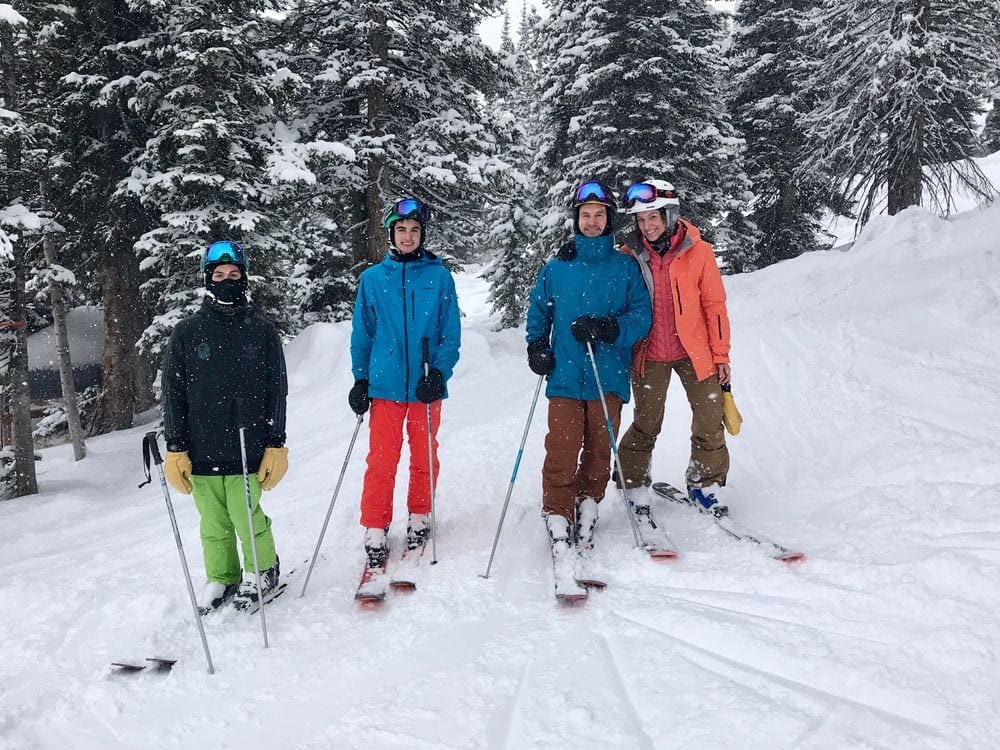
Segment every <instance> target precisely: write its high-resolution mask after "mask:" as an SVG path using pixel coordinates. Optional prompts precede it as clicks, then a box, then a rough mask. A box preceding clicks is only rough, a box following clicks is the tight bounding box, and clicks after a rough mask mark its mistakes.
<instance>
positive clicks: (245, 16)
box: [119, 0, 291, 356]
mask: <svg viewBox="0 0 1000 750" xmlns="http://www.w3.org/2000/svg"><path fill="white" fill-rule="evenodd" d="M268 5H269V3H267V2H264V0H245V1H234V0H180V1H179V2H173V3H166V4H164V5H162V6H159V7H157V8H156V9H155V10H156V13H157V15H156V18H155V21H156V25H155V31H154V32H153V33H151V34H150V35H149V36H148V38H147V39H145V40H144V42H143V44H142V45H141V46H139V50H140V52H141V54H142V55H143V59H144V60H145V61H146V63H147V66H148V72H147V73H146V74H144V75H143V76H141V77H140V78H139V80H138V82H137V83H136V86H135V90H134V92H133V97H132V99H131V108H132V110H133V111H134V112H135V113H136V115H137V116H138V117H139V118H140V119H142V120H143V121H144V122H146V123H148V129H149V133H148V138H147V139H146V141H145V143H144V144H143V146H142V148H141V149H140V150H139V152H138V153H137V155H136V158H135V169H134V171H133V177H132V179H130V180H126V181H123V182H122V184H121V186H120V189H119V193H120V194H123V195H135V196H136V197H138V198H139V200H140V201H141V203H142V206H143V207H144V209H145V210H146V212H147V213H148V214H149V215H150V218H151V227H150V228H149V230H148V231H146V232H145V233H144V234H143V236H142V237H141V238H140V239H139V241H138V242H137V243H136V249H137V251H138V252H139V254H140V257H141V259H142V269H143V272H144V276H145V281H144V282H143V285H142V293H143V298H144V299H145V301H146V303H147V304H148V305H149V306H150V307H151V309H152V310H153V313H154V315H153V318H152V320H151V322H150V324H149V325H148V327H147V328H146V330H145V331H144V332H143V334H142V339H141V341H140V346H141V347H142V349H143V350H144V351H146V352H148V353H150V354H151V355H154V356H158V355H159V354H160V352H161V351H162V348H163V346H164V344H165V343H166V338H167V336H168V335H169V333H170V331H171V330H172V329H173V327H174V325H175V324H176V323H177V321H178V320H179V319H180V318H182V317H184V316H185V315H188V314H190V313H192V312H193V311H194V310H195V309H196V307H197V304H198V302H199V300H200V296H201V295H200V292H199V290H200V288H201V287H203V286H204V279H203V278H202V277H201V275H200V273H199V270H198V259H199V257H200V255H201V253H202V252H203V250H204V248H205V247H206V245H207V244H208V243H210V242H211V241H213V240H216V239H233V240H237V241H240V242H242V243H243V244H244V246H245V247H246V248H247V254H248V262H249V266H250V268H249V274H250V277H251V285H250V293H251V295H252V297H253V300H254V302H255V303H256V304H257V305H258V306H260V307H261V308H262V309H263V310H264V312H265V313H266V314H267V315H268V316H269V317H270V318H271V319H272V320H273V321H274V322H275V323H276V324H277V325H278V327H279V328H282V329H284V330H287V329H289V328H290V327H291V321H290V320H289V318H288V315H287V309H288V306H287V305H286V304H285V303H286V294H287V282H286V279H287V277H288V269H287V268H286V266H287V265H288V264H289V260H290V259H289V255H290V254H291V253H290V245H291V242H290V237H289V232H288V229H287V228H286V226H285V224H284V221H283V217H282V215H281V214H280V209H281V207H282V201H281V200H280V194H281V188H280V187H279V186H278V185H277V184H276V182H275V181H274V180H272V178H271V177H272V176H271V174H270V173H269V171H268V157H269V155H271V153H272V152H273V149H274V143H273V141H272V134H273V132H274V126H275V121H276V119H277V113H276V111H275V88H274V87H275V85H276V84H275V76H274V75H273V74H274V73H275V72H276V71H275V70H274V69H273V66H272V65H271V64H269V62H268V61H267V57H266V55H264V54H261V52H262V49H263V48H265V47H266V45H267V43H268V39H267V37H266V36H265V29H266V27H265V26H264V21H263V19H262V15H261V14H262V13H263V11H264V10H265V9H266V8H267V7H268Z"/></svg>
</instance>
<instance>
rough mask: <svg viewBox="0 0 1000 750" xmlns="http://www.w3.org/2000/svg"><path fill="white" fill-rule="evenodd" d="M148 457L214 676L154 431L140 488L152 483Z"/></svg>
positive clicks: (144, 450)
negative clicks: (156, 480) (144, 475)
mask: <svg viewBox="0 0 1000 750" xmlns="http://www.w3.org/2000/svg"><path fill="white" fill-rule="evenodd" d="M150 457H152V460H153V463H155V464H156V471H157V473H158V474H159V475H160V486H161V487H162V488H163V499H164V501H166V503H167V513H168V514H169V515H170V528H172V529H173V530H174V542H175V543H176V544H177V554H178V555H179V556H180V558H181V568H183V570H184V580H185V581H186V582H187V590H188V597H190V599H191V609H192V610H193V611H194V619H195V622H196V623H197V625H198V634H199V635H200V636H201V645H202V647H203V648H204V649H205V661H206V662H208V673H209V674H215V665H214V664H212V654H211V653H210V652H209V650H208V639H207V638H206V637H205V626H204V625H203V624H202V622H201V613H200V612H199V611H198V600H197V598H196V597H195V595H194V585H193V584H192V583H191V571H190V570H188V564H187V558H186V557H185V556H184V545H183V544H182V543H181V532H180V530H179V529H178V528H177V516H175V515H174V504H173V503H172V502H170V489H169V488H168V487H167V478H166V477H165V476H164V474H163V458H162V457H161V456H160V448H159V446H158V445H157V444H156V432H155V431H153V432H147V433H146V436H145V437H144V438H143V439H142V462H143V466H144V468H145V471H146V481H145V482H143V483H142V484H140V485H139V486H140V487H143V486H145V485H147V484H149V483H150V482H151V481H152V479H151V478H150V475H149V461H150Z"/></svg>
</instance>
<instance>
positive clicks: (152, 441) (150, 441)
mask: <svg viewBox="0 0 1000 750" xmlns="http://www.w3.org/2000/svg"><path fill="white" fill-rule="evenodd" d="M143 443H145V445H146V448H147V449H148V450H149V453H150V455H151V456H152V457H153V463H155V464H156V465H157V466H159V465H160V464H162V463H163V457H162V456H160V446H159V445H157V442H156V431H155V430H154V431H152V432H147V433H146V437H145V439H144V440H143Z"/></svg>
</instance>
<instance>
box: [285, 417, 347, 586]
mask: <svg viewBox="0 0 1000 750" xmlns="http://www.w3.org/2000/svg"><path fill="white" fill-rule="evenodd" d="M360 429H361V415H360V414H358V423H357V425H355V427H354V434H353V435H352V436H351V444H350V445H349V446H348V447H347V455H346V456H344V465H343V466H341V467H340V477H338V479H337V486H336V487H335V488H334V490H333V497H332V498H330V507H329V508H327V509H326V518H324V519H323V528H322V529H320V531H319V539H317V540H316V549H315V550H314V551H313V556H312V560H310V561H309V570H308V572H307V573H306V580H305V582H304V583H303V584H302V593H301V594H299V598H300V599H301V598H302V597H303V596H305V595H306V586H308V585H309V578H310V577H311V576H312V573H313V566H314V565H315V564H316V559H317V558H318V557H319V548H320V547H321V546H322V545H323V537H324V536H326V527H327V525H328V524H329V523H330V516H331V515H332V514H333V506H334V503H336V502H337V495H339V494H340V485H341V484H342V483H343V481H344V474H345V473H346V472H347V462H348V461H350V460H351V452H352V451H353V450H354V441H355V440H357V439H358V431H359V430H360Z"/></svg>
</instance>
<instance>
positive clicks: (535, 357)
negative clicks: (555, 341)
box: [528, 339, 556, 375]
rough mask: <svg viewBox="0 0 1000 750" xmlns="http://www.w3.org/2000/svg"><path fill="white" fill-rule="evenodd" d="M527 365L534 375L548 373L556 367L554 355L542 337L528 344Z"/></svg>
mask: <svg viewBox="0 0 1000 750" xmlns="http://www.w3.org/2000/svg"><path fill="white" fill-rule="evenodd" d="M528 367H530V368H531V371H532V372H533V373H535V375H550V374H551V373H552V371H553V370H554V369H555V368H556V355H555V354H553V353H552V349H551V348H550V347H549V345H548V343H546V342H545V341H544V340H543V339H537V340H536V341H532V342H531V343H530V344H528Z"/></svg>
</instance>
